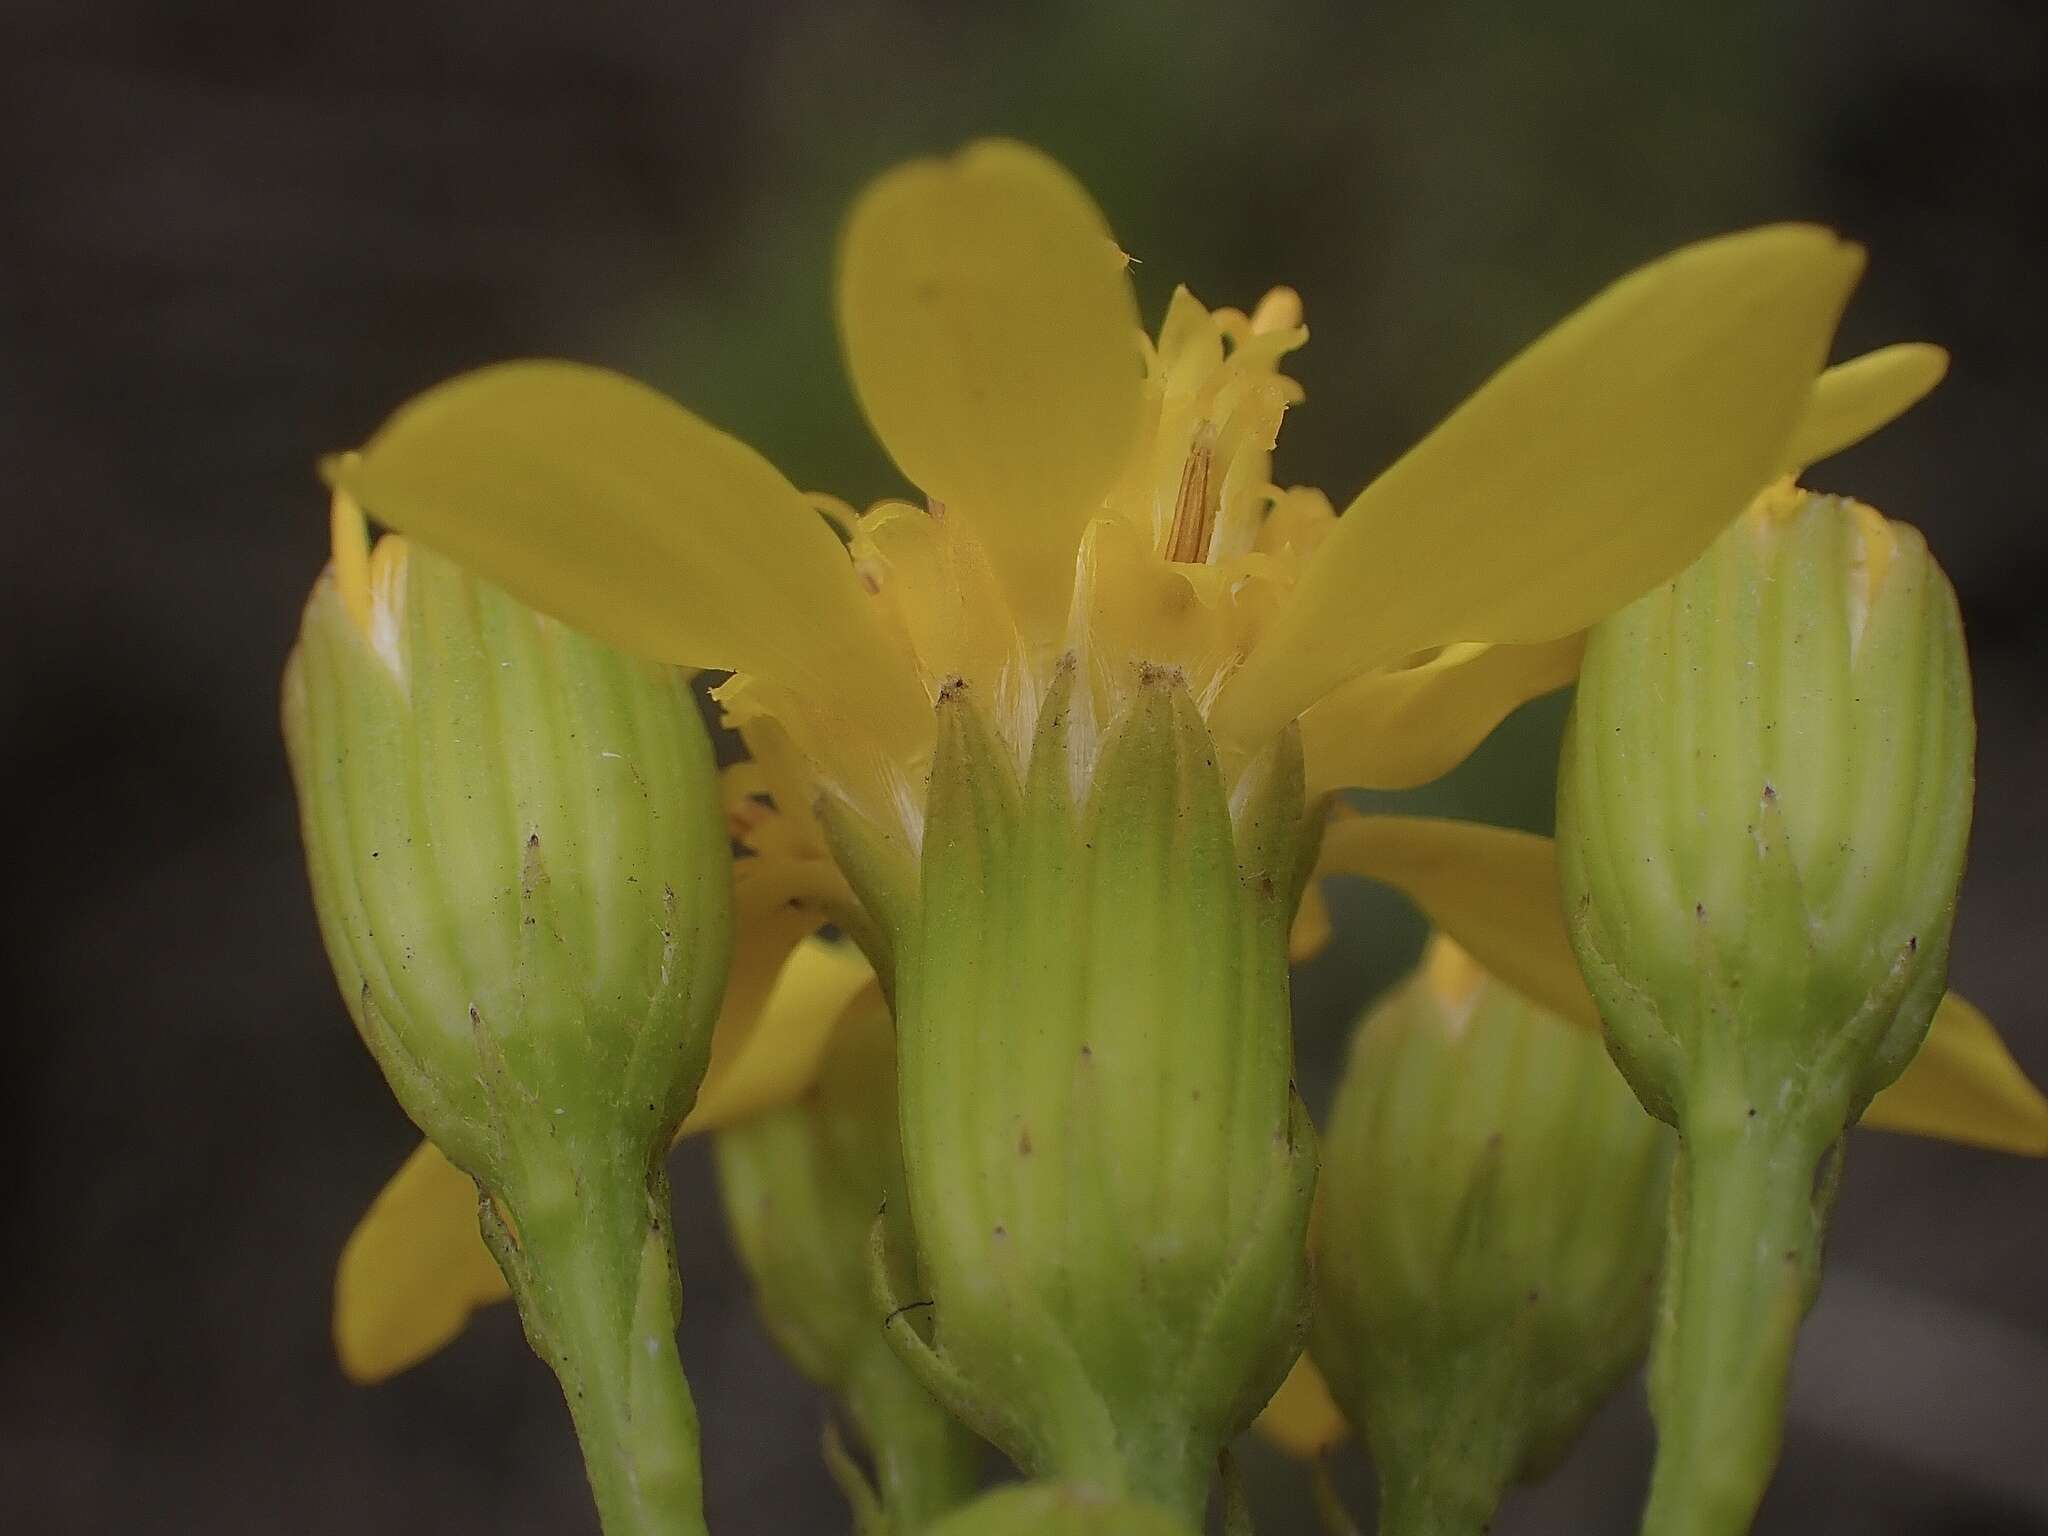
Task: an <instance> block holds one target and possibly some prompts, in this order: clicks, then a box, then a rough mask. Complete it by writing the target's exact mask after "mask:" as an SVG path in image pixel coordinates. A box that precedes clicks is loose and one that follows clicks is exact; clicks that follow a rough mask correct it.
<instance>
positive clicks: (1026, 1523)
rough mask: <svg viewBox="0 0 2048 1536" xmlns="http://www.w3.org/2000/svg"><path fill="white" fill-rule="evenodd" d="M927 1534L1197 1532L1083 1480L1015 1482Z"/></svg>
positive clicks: (1179, 1535) (1151, 1535)
mask: <svg viewBox="0 0 2048 1536" xmlns="http://www.w3.org/2000/svg"><path fill="white" fill-rule="evenodd" d="M928 1536H1195V1527H1193V1526H1190V1525H1186V1524H1183V1523H1182V1522H1181V1521H1179V1520H1176V1519H1174V1517H1173V1516H1171V1515H1169V1514H1167V1513H1166V1512H1165V1511H1164V1510H1162V1509H1160V1508H1158V1507H1157V1506H1155V1505H1151V1504H1138V1503H1133V1502H1131V1501H1130V1500H1127V1499H1119V1498H1113V1497H1111V1496H1109V1495H1106V1494H1102V1493H1098V1492H1096V1491H1095V1490H1093V1489H1090V1488H1088V1487H1085V1486H1081V1485H1075V1484H1059V1483H1019V1484H1015V1485H1013V1486H1011V1487H1008V1488H998V1489H996V1490H994V1491H993V1492H991V1493H987V1494H984V1495H982V1497H980V1498H979V1499H976V1500H975V1501H974V1502H973V1503H972V1504H970V1505H968V1506H967V1507H966V1508H965V1509H961V1510H956V1511H954V1513H953V1514H951V1515H949V1516H947V1517H946V1518H945V1519H944V1520H941V1521H940V1522H939V1523H938V1524H937V1525H935V1526H933V1527H931V1530H930V1532H929V1533H928Z"/></svg>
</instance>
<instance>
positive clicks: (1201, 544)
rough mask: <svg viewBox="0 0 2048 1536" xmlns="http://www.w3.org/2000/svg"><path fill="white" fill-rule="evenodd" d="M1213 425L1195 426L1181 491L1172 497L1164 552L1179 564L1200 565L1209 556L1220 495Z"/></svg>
mask: <svg viewBox="0 0 2048 1536" xmlns="http://www.w3.org/2000/svg"><path fill="white" fill-rule="evenodd" d="M1215 463H1216V428H1215V426H1214V424H1213V423H1210V422H1206V421H1205V422H1203V423H1202V424H1201V426H1199V427H1197V428H1196V429H1195V439H1194V442H1193V443H1192V444H1190V445H1189V447H1188V457H1187V462H1186V463H1185V464H1184V465H1183V466H1182V467H1181V472H1180V494H1179V495H1178V496H1176V497H1175V498H1174V504H1173V527H1172V528H1171V529H1169V530H1168V532H1167V535H1166V549H1165V551H1164V554H1165V556H1166V558H1167V559H1168V560H1171V561H1175V562H1177V563H1179V564H1182V565H1200V564H1201V563H1203V562H1204V561H1206V560H1207V559H1208V558H1209V540H1210V537H1211V536H1212V535H1213V534H1214V533H1215V532H1216V508H1217V502H1218V500H1219V499H1220V497H1221V495H1222V490H1221V487H1219V486H1218V485H1217V484H1216V483H1215V474H1214V469H1215Z"/></svg>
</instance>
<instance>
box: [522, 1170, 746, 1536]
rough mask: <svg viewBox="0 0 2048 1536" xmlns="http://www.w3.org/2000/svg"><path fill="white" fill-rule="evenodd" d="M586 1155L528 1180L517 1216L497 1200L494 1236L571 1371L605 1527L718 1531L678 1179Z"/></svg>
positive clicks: (567, 1389)
mask: <svg viewBox="0 0 2048 1536" xmlns="http://www.w3.org/2000/svg"><path fill="white" fill-rule="evenodd" d="M578 1167H579V1169H580V1172H581V1176H580V1177H568V1176H556V1177H550V1176H547V1175H546V1174H542V1175H541V1176H538V1177H528V1178H525V1179H522V1180H521V1181H520V1188H519V1189H518V1190H517V1191H516V1192H514V1193H513V1194H511V1195H508V1198H507V1202H506V1203H507V1205H508V1207H509V1217H510V1220H509V1221H507V1220H506V1219H505V1218H502V1217H499V1216H497V1214H496V1210H495V1207H494V1206H493V1205H492V1203H491V1202H490V1201H488V1200H486V1201H485V1202H484V1217H483V1224H484V1229H485V1237H486V1239H487V1240H489V1241H490V1243H491V1246H492V1249H493V1251H494V1252H496V1253H497V1255H498V1260H499V1263H500V1265H501V1266H502V1267H503V1268H504V1269H505V1273H506V1278H507V1280H508V1281H509V1282H510V1283H511V1286H512V1293H513V1297H514V1299H515V1300H516V1301H517V1302H518V1304H519V1315H520V1319H521V1321H522V1322H523V1323H524V1324H525V1327H526V1337H527V1340H528V1342H529V1343H531V1344H532V1345H533V1348H534V1352H535V1353H536V1354H538V1355H539V1356H540V1357H541V1358H542V1359H543V1360H545V1361H547V1363H548V1364H549V1366H551V1367H552V1368H553V1370H554V1372H555V1376H556V1378H557V1379H558V1380H559V1381H560V1382H561V1385H562V1395H563V1397H564V1398H565V1399H566V1400H567V1401H568V1405H569V1414H570V1417H571V1419H572V1420H573V1421H574V1422H575V1426H576V1438H577V1440H578V1441H579V1442H580V1443H581V1445H582V1447H583V1464H584V1468H585V1470H586V1472H587V1473H588V1475H589V1478H590V1491H591V1494H592V1496H593V1498H594V1499H595V1500H596V1503H597V1511H598V1518H599V1520H600V1522H601V1524H602V1525H603V1528H604V1532H605V1536H706V1527H705V1523H704V1494H703V1474H702V1470H701V1466H700V1462H699V1448H698V1429H697V1410H696V1405H695V1404H694V1403H693V1402H692V1401H691V1398H690V1385H689V1382H688V1381H687V1380H686V1379H685V1378H684V1375H683V1368H682V1361H681V1358H680V1357H679V1356H678V1354H677V1352H676V1336H675V1329H676V1320H677V1314H678V1310H679V1297H680V1294H681V1288H680V1284H679V1282H678V1280H677V1278H676V1270H675V1252H674V1247H673V1244H672V1242H671V1239H670V1235H669V1230H668V1181H667V1179H666V1177H665V1176H664V1175H663V1174H662V1173H661V1171H660V1170H659V1169H658V1168H657V1169H655V1170H653V1171H652V1172H651V1173H650V1174H648V1175H646V1176H644V1177H636V1176H635V1175H634V1173H633V1172H632V1171H631V1165H630V1163H629V1162H627V1161H626V1160H623V1159H611V1160H598V1159H590V1160H582V1161H580V1162H579V1163H578ZM614 1174H619V1175H621V1176H619V1177H613V1176H612V1175H614ZM515 1233H516V1236H515Z"/></svg>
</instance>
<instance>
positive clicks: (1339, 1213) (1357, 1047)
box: [1311, 937, 1672, 1536]
mask: <svg viewBox="0 0 2048 1536" xmlns="http://www.w3.org/2000/svg"><path fill="white" fill-rule="evenodd" d="M1671 1146H1672V1137H1671V1134H1670V1132H1669V1131H1667V1130H1666V1129H1665V1128H1664V1127H1663V1126H1661V1125H1659V1124H1658V1123H1657V1122H1656V1121H1655V1120H1653V1119H1651V1118H1650V1117H1649V1116H1648V1115H1646V1114H1644V1113H1643V1111H1642V1108H1641V1106H1640V1105H1638V1104H1637V1103H1636V1101H1635V1097H1634V1096H1633V1095H1632V1094H1631V1093H1630V1092H1629V1090H1628V1085H1627V1084H1626V1083H1624V1082H1623V1081H1622V1079H1621V1076H1620V1074H1618V1073H1617V1072H1616V1071H1615V1070H1614V1066H1613V1064H1612V1063H1611V1062H1610V1061H1608V1059H1607V1053H1606V1052H1605V1050H1603V1049H1602V1047H1601V1043H1600V1040H1599V1039H1598V1037H1597V1036H1594V1035H1590V1034H1588V1033H1586V1032H1585V1031H1583V1030H1581V1029H1578V1028H1575V1027H1574V1026H1573V1025H1571V1024H1568V1023H1566V1022H1565V1021H1564V1020H1562V1019H1560V1018H1558V1017H1557V1016H1556V1015H1554V1014H1551V1013H1547V1012H1545V1011H1544V1010H1543V1009H1541V1008H1539V1007H1537V1006H1536V1005H1535V1004H1534V1003H1532V1002H1529V1001H1528V1000H1527V999H1525V998H1523V997H1522V996H1521V995H1520V994H1518V993H1515V992H1513V991H1510V990H1509V989H1508V988H1507V987H1505V986H1503V985H1502V984H1501V983H1499V982H1497V981H1495V980H1493V979H1492V978H1491V977H1489V976H1487V975H1486V974H1485V973H1484V972H1483V971H1481V970H1480V969H1479V967H1478V966H1477V965H1476V964H1475V963H1474V962H1473V961H1472V960H1471V959H1470V958H1469V957H1468V956H1467V955H1466V954H1465V953H1464V951H1463V950H1461V949H1459V948H1458V947H1457V946H1456V945H1455V944H1453V943H1452V942H1451V941H1450V940H1449V939H1447V938H1443V937H1437V938H1435V939H1433V940H1432V941H1431V946H1430V949H1429V952H1428V955H1427V956H1426V958H1425V961H1424V963H1423V965H1422V967H1421V969H1419V970H1418V971H1417V972H1416V973H1415V974H1414V975H1413V976H1411V977H1410V978H1409V979H1408V980H1407V981H1406V982H1404V983H1403V984H1402V985H1401V986H1400V987H1399V988H1398V989H1396V990H1395V991H1394V992H1393V993H1392V994H1391V995H1390V996H1389V997H1387V998H1386V1000H1385V1001H1383V1002H1381V1003H1380V1004H1379V1005H1378V1006H1377V1007H1375V1008H1374V1009H1373V1010H1372V1011H1371V1012H1370V1013H1369V1014H1367V1015H1366V1017H1365V1019H1364V1020H1363V1022H1362V1023H1361V1024H1360V1025H1359V1028H1358V1032H1357V1034H1356V1035H1355V1036H1354V1037H1353V1040H1352V1045H1351V1059H1350V1065H1349V1067H1348V1068H1347V1070H1346V1072H1345V1074H1344V1079H1343V1083H1342V1085H1341V1086H1340V1087H1339V1089H1338V1091H1337V1099H1336V1103H1335V1104H1334V1106H1333V1107H1332V1109H1331V1111H1330V1117H1329V1124H1328V1131H1327V1134H1326V1136H1325V1139H1324V1143H1323V1173H1322V1194H1321V1202H1320V1206H1319V1215H1318V1221H1317V1228H1318V1239H1317V1245H1316V1246H1317V1265H1316V1321H1315V1329H1314V1335H1313V1342H1312V1344H1311V1350H1312V1353H1313V1354H1314V1357H1315V1361H1316V1364H1317V1365H1318V1366H1320V1367H1321V1368H1322V1371H1323V1374H1324V1376H1325V1377H1326V1378H1327V1380H1328V1381H1329V1383H1330V1388H1331V1391H1332V1393H1333V1394H1334V1395H1335V1397H1336V1398H1337V1400H1338V1402H1339V1403H1340V1404H1342V1406H1343V1408H1344V1411H1345V1414H1346V1416H1347V1417H1349V1418H1350V1420H1351V1421H1352V1423H1353V1424H1355V1425H1357V1426H1359V1427H1360V1429H1361V1432H1362V1433H1363V1435H1364V1438H1365V1440H1366V1443H1367V1445H1368V1446H1369V1447H1370V1449H1371V1451H1372V1459H1373V1463H1374V1465H1375V1466H1376V1467H1377V1468H1378V1469H1379V1474H1380V1484H1381V1502H1380V1520H1381V1529H1382V1530H1383V1531H1385V1532H1387V1533H1389V1536H1403V1533H1416V1532H1435V1533H1456V1532H1479V1531H1484V1530H1485V1529H1486V1528H1487V1524H1488V1522H1489V1521H1490V1520H1491V1518H1492V1516H1493V1512H1494V1508H1495V1506H1496V1505H1497V1504H1498V1503H1499V1501H1500V1496H1501V1494H1502V1493H1503V1492H1504V1491H1505V1489H1506V1488H1507V1486H1508V1485H1509V1483H1511V1482H1513V1481H1515V1480H1517V1479H1530V1478H1535V1477H1539V1476H1541V1475H1543V1474H1544V1473H1545V1472H1547V1471H1549V1470H1550V1468H1551V1467H1552V1466H1554V1465H1555V1464H1556V1463H1557V1461H1558V1460H1560V1459H1561V1458H1562V1457H1563V1455H1564V1453H1565V1451H1566V1450H1567V1449H1568V1448H1569V1446H1570V1445H1571V1443H1572V1441H1573V1440H1574V1439H1576V1438H1577V1436H1578V1434H1579V1432H1580V1430H1581V1429H1582V1428H1583V1427H1584V1426H1585V1423H1586V1420H1587V1419H1588V1418H1590V1417H1591V1415H1592V1413H1593V1411H1594V1410H1595V1409H1596V1408H1598V1407H1599V1405H1600V1404H1601V1403H1602V1402H1603V1401H1604V1400H1605V1399H1606V1398H1607V1397H1608V1395H1609V1394H1610V1393H1611V1392H1612V1391H1613V1390H1614V1388H1615V1387H1616V1386H1617V1385H1618V1384H1619V1383H1620V1381H1621V1379H1622V1378H1623V1377H1624V1376H1625V1375H1627V1374H1628V1372H1629V1371H1630V1370H1632V1369H1633V1368H1634V1367H1635V1365H1636V1364H1637V1363H1638V1362H1639V1361H1640V1360H1641V1359H1642V1356H1643V1353H1644V1351H1645V1349H1646V1348H1647V1347H1648V1344H1649V1336H1650V1315H1651V1309H1652V1305H1653V1302H1654V1298H1655V1294H1656V1277H1657V1268H1658V1261H1659V1258H1660V1256H1661V1254H1662V1251H1663V1246H1664V1239H1663V1219H1664V1199H1665V1182H1666V1176H1667V1173H1668V1170H1669V1165H1670V1155H1671Z"/></svg>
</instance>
